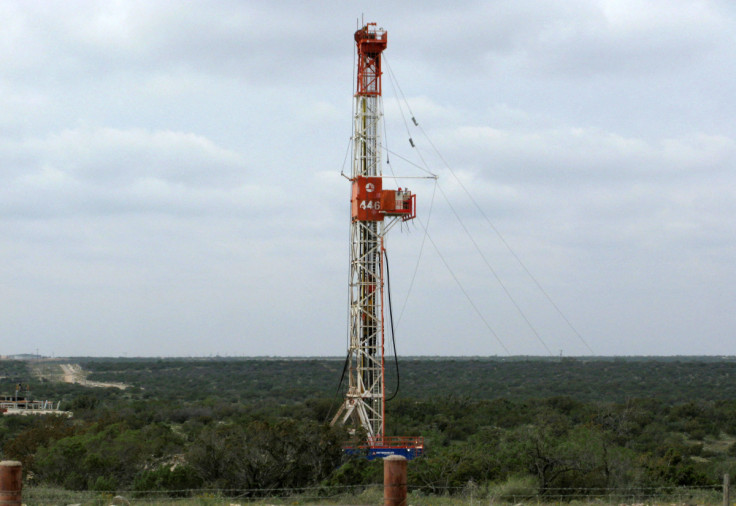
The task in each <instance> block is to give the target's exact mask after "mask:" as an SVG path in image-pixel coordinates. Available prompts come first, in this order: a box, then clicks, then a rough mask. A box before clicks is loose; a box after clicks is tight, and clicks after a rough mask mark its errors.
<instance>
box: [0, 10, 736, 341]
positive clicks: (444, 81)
mask: <svg viewBox="0 0 736 506" xmlns="http://www.w3.org/2000/svg"><path fill="white" fill-rule="evenodd" d="M734 12H735V11H734V9H733V7H732V6H731V4H730V3H728V2H718V1H704V2H691V1H678V2H669V1H668V2H664V1H663V2H640V1H635V0H632V1H628V2H608V1H603V0H575V1H573V2H564V3H561V2H555V1H542V2H540V1H533V2H532V1H520V2H506V3H504V2H497V3H477V2H460V3H456V4H453V5H452V8H451V9H450V8H449V7H448V6H447V4H446V2H444V3H443V2H425V3H423V4H422V5H421V8H419V7H418V6H417V5H415V4H400V5H395V2H393V3H392V2H377V3H375V4H373V5H371V12H366V13H365V16H366V19H367V20H375V21H377V22H378V23H379V25H382V26H384V27H385V28H386V29H387V30H388V31H389V48H388V52H387V57H388V62H389V63H390V65H391V69H392V71H393V73H394V74H395V76H396V77H397V79H398V81H399V84H400V87H401V92H402V93H403V94H405V95H406V97H407V98H408V105H409V107H410V108H411V114H413V115H415V116H416V118H417V119H418V120H419V122H420V124H421V125H422V128H424V130H425V131H426V132H427V133H428V134H429V136H430V140H431V141H432V142H433V143H434V144H435V145H436V146H438V147H439V149H440V151H441V152H442V154H443V157H444V160H446V161H448V162H449V164H450V165H451V166H452V168H453V169H454V171H455V173H456V174H457V175H458V176H459V177H460V178H461V181H462V183H463V185H465V186H466V187H467V188H469V189H470V191H471V193H472V195H473V198H474V199H475V200H476V201H477V202H478V203H479V204H480V206H481V207H482V209H483V211H484V213H485V214H486V215H487V216H488V217H489V218H490V219H491V220H492V221H493V223H494V225H495V226H496V228H497V229H498V230H499V231H500V232H501V233H502V234H503V236H504V238H505V240H507V241H508V243H509V244H511V245H512V246H513V248H514V251H515V252H516V253H517V254H518V255H519V256H520V257H521V258H523V259H524V261H525V263H526V265H527V266H528V268H529V269H530V270H531V271H532V272H533V273H534V275H535V276H536V277H537V278H538V279H539V280H540V282H542V284H543V285H544V286H545V287H546V289H548V291H549V293H551V294H552V295H553V296H554V298H555V300H556V302H557V303H558V304H559V306H560V307H561V308H563V309H564V311H565V313H566V315H567V317H568V318H570V319H571V320H572V321H573V322H575V324H576V326H577V327H578V329H579V330H580V331H581V333H582V334H583V335H584V336H585V337H586V339H587V340H588V342H589V343H590V344H591V346H592V347H593V349H594V350H595V351H596V352H599V353H608V354H637V353H639V354H671V353H695V354H697V353H731V351H730V350H731V349H732V348H733V344H734V343H733V338H732V334H733V330H734V328H736V321H735V320H734V316H732V307H733V304H734V303H736V300H734V297H735V296H734V292H733V290H732V289H731V287H732V286H733V285H734V284H735V283H736V279H734V274H733V268H732V267H731V263H732V259H733V256H734V253H735V252H736V244H735V243H734V239H733V238H734V237H736V233H735V232H736V230H734V225H733V224H732V223H733V220H732V219H731V217H732V216H733V215H734V212H735V211H736V209H735V208H736V195H735V192H736V179H735V176H734V172H733V167H734V165H735V162H736V148H735V145H736V144H735V143H736V140H735V139H736V130H735V129H734V127H733V120H732V118H733V115H734V113H736V110H735V107H734V99H733V97H734V96H736V94H735V92H736V89H735V88H736V86H734V84H735V83H734V76H735V75H736V69H734V63H733V62H734V61H736V59H735V58H734V56H736V55H734V49H733V48H734V47H736V46H734V44H733V42H734V35H733V34H734V33H736V32H735V31H734V28H735V27H734V23H735V21H736V20H735V16H734ZM359 16H360V12H354V7H353V6H351V5H346V4H344V3H334V4H331V5H327V6H321V7H320V8H317V7H315V4H312V3H305V2H286V3H278V4H277V3H263V4H256V3H251V4H248V3H243V2H219V3H217V4H211V3H207V2H190V3H187V4H186V6H178V8H177V9H173V8H172V6H171V5H170V4H168V3H166V2H137V1H127V2H117V3H104V2H79V3H73V4H72V5H71V6H70V4H69V3H68V2H36V3H29V2H5V3H3V4H2V5H0V50H2V53H3V54H4V55H5V57H4V58H3V63H2V68H0V109H1V110H2V111H3V114H2V115H0V168H1V170H0V279H2V285H0V287H1V289H0V303H2V304H3V307H4V308H6V309H5V310H4V317H3V318H2V319H0V333H2V335H3V336H5V337H4V339H3V342H4V343H5V342H12V343H23V344H22V345H20V344H18V345H17V346H16V347H13V349H7V350H6V349H5V348H3V349H2V350H0V353H5V352H7V353H12V352H24V351H28V349H20V348H18V347H22V346H27V347H29V349H30V348H36V347H38V348H39V349H40V350H41V352H42V353H50V352H52V351H53V352H54V353H56V354H62V353H63V354H96V355H109V354H122V353H128V354H130V355H133V354H144V355H157V354H164V355H169V354H183V355H187V354H197V355H201V354H211V353H222V354H330V355H341V354H342V353H343V352H344V349H343V348H344V344H345V340H344V336H345V333H346V329H345V304H346V303H347V302H346V300H345V296H346V283H347V279H346V275H347V274H346V272H347V226H348V216H347V206H348V203H347V199H348V195H349V188H348V184H347V182H346V181H345V180H344V179H343V178H341V177H340V175H339V173H340V169H341V167H343V168H344V169H345V171H346V172H349V167H345V166H343V159H344V156H345V148H346V145H347V143H348V139H349V136H350V126H351V118H350V114H351V111H350V107H351V105H350V101H351V97H352V89H351V84H352V83H351V80H352V75H353V73H352V65H353V57H352V51H353V42H352V32H353V30H354V29H355V23H356V17H359ZM386 79H387V77H386ZM384 91H385V95H386V107H385V109H386V120H387V121H386V130H387V136H386V137H387V139H386V144H387V146H388V147H389V148H390V149H391V151H392V154H391V155H390V158H391V166H392V168H393V169H394V170H396V171H397V172H398V173H401V174H402V175H413V176H416V175H420V174H422V172H421V171H419V170H418V169H417V168H416V167H415V166H414V165H411V164H409V163H406V162H405V161H403V160H402V158H401V157H406V158H408V159H410V160H412V161H413V163H416V164H418V165H422V163H423V161H422V159H420V158H418V157H417V151H416V150H412V149H411V147H410V146H409V143H408V139H407V137H408V136H412V137H413V140H414V141H415V143H416V144H417V146H418V148H419V150H420V151H419V152H420V153H421V154H422V155H423V157H424V158H423V159H424V160H425V161H426V162H427V164H428V168H429V169H430V170H431V171H433V172H435V173H437V174H439V176H440V179H439V184H440V185H441V188H442V190H443V191H444V192H445V193H446V195H447V197H448V199H449V201H450V203H451V204H452V206H453V208H454V209H455V211H456V212H457V213H458V214H459V215H460V216H461V218H462V220H463V223H464V225H465V226H466V227H467V229H468V230H469V231H470V232H471V233H472V234H473V238H474V240H475V241H476V242H477V244H478V245H479V247H480V248H481V249H482V251H483V252H484V255H485V256H486V259H487V260H488V261H489V262H490V263H491V264H492V266H493V267H494V269H495V270H496V271H497V272H498V273H499V275H500V276H501V278H502V279H503V281H504V283H506V286H507V287H508V289H509V290H510V291H511V292H512V293H513V294H514V295H515V297H517V299H518V301H519V303H520V305H521V306H522V307H523V309H524V311H525V313H526V314H527V315H528V317H529V319H530V320H531V321H533V322H534V325H535V327H536V328H537V329H538V330H539V331H540V333H541V335H542V336H543V338H544V340H545V344H546V345H547V347H548V348H550V349H551V350H553V351H554V352H555V353H557V352H558V350H560V349H563V350H564V352H565V353H569V354H576V353H578V354H579V353H587V349H586V348H585V347H584V346H583V344H582V343H581V342H580V341H579V340H578V339H577V338H576V337H575V336H574V335H573V334H572V333H571V332H570V329H569V328H567V327H566V326H565V325H564V322H561V321H560V318H559V315H556V313H555V312H554V310H552V309H551V308H550V306H549V304H548V302H547V301H546V300H545V299H544V297H542V296H541V295H540V294H539V292H538V291H537V290H536V289H535V287H534V285H533V283H532V282H531V281H530V280H529V279H528V277H527V276H526V274H525V273H524V271H523V269H522V268H521V267H519V265H518V264H517V263H516V262H515V260H514V259H513V257H511V256H510V255H509V253H508V251H507V250H506V249H505V247H504V246H503V244H502V243H501V242H500V241H499V240H498V238H497V237H496V235H495V233H494V231H493V230H492V229H491V228H490V227H489V225H488V223H486V222H485V219H484V218H483V216H481V215H480V214H479V213H478V211H477V209H475V206H474V205H473V203H472V202H471V201H470V200H469V199H468V197H467V195H466V194H465V193H464V191H463V190H462V188H461V187H460V185H459V184H458V183H457V181H455V180H454V178H453V176H452V175H451V174H450V173H449V171H448V170H447V168H446V167H445V165H444V161H443V160H442V159H440V158H438V157H437V156H435V155H433V153H432V149H431V145H430V144H429V143H428V142H427V140H426V139H424V138H423V136H422V134H421V132H420V131H419V130H418V129H416V128H413V127H412V126H411V122H410V119H409V112H408V108H407V106H406V104H402V105H401V109H402V110H403V113H404V114H405V115H406V117H405V121H406V122H407V123H408V124H409V129H410V132H408V133H407V132H406V128H407V127H406V126H405V123H404V121H403V120H402V119H401V112H402V110H400V107H399V105H398V103H397V101H396V100H395V99H394V98H393V95H394V91H393V87H392V86H391V85H390V83H389V82H388V80H386V82H385V84H384ZM399 155H400V156H399ZM400 184H401V185H410V186H411V188H412V189H413V190H415V191H416V192H417V193H418V194H419V205H420V209H419V211H420V217H421V219H422V220H423V221H425V220H428V219H430V216H429V213H430V205H429V204H430V200H431V195H432V194H433V192H434V187H433V182H432V181H427V180H410V182H403V181H402V182H401V183H400ZM425 222H426V221H425ZM430 234H431V236H432V238H433V240H434V241H435V243H436V245H437V246H438V248H439V250H440V252H439V253H437V252H436V251H435V250H434V248H433V247H432V246H431V245H430V244H428V243H427V242H425V243H424V250H423V252H422V256H421V259H420V260H419V264H418V270H417V274H418V275H417V278H416V280H415V284H414V286H413V288H412V291H411V294H410V296H409V298H408V300H407V302H406V310H405V312H404V313H403V317H402V321H401V326H400V335H399V339H400V343H399V351H400V352H401V353H404V354H481V355H485V354H497V353H502V349H501V347H500V346H499V344H498V343H497V341H496V339H495V338H494V337H493V336H491V335H490V334H489V332H488V329H487V328H485V326H484V324H483V323H482V321H481V320H480V319H479V318H478V316H477V315H476V314H475V313H474V311H473V310H472V308H470V307H469V305H468V303H467V301H466V300H465V297H464V295H463V294H462V292H461V291H460V289H459V288H458V287H457V286H456V283H455V279H454V277H457V279H459V280H460V281H461V282H462V283H463V286H464V289H465V290H467V292H468V294H469V295H471V296H472V297H473V298H474V300H475V302H476V304H477V305H478V307H479V308H481V310H482V312H483V314H484V318H486V320H487V321H489V322H490V323H491V324H492V326H493V328H494V329H495V330H496V332H497V333H498V336H499V338H500V339H501V340H502V341H503V342H504V343H505V345H506V346H507V347H508V348H509V349H510V350H511V352H512V353H529V354H545V353H546V350H545V347H544V346H542V345H541V344H540V343H539V342H538V341H537V340H536V339H535V338H534V336H533V335H532V334H531V332H530V330H529V329H528V328H527V327H526V326H525V325H524V324H523V322H521V321H520V318H519V317H518V315H517V314H516V312H515V309H514V308H513V306H512V305H511V304H510V302H509V301H508V299H507V298H506V297H505V294H504V293H503V290H502V289H501V288H500V287H499V286H498V283H497V282H496V281H495V279H494V278H493V276H492V275H491V273H490V272H489V271H488V269H487V267H486V266H485V263H484V261H483V259H482V258H480V257H479V255H478V254H477V252H476V251H475V248H474V245H473V244H472V242H471V241H470V240H469V239H468V238H467V237H466V236H465V232H464V230H463V228H462V227H461V226H459V225H458V224H457V222H456V220H455V217H454V216H453V213H452V211H451V210H450V208H449V206H448V203H447V202H445V200H444V198H443V197H442V195H441V194H440V193H436V194H435V200H434V206H433V207H432V209H431V220H430ZM422 242H423V231H422V229H421V227H420V226H419V224H418V223H414V224H410V225H408V226H406V227H404V228H403V233H402V232H401V231H399V229H398V228H397V229H396V230H395V231H393V232H392V233H391V236H390V237H389V240H388V245H389V252H390V255H391V273H392V288H393V289H394V290H395V295H394V297H393V299H394V304H398V303H399V302H400V303H401V305H402V306H403V302H404V299H405V297H406V295H407V292H408V290H409V285H410V282H411V278H412V275H413V272H414V269H415V267H416V266H417V261H418V257H419V250H420V247H421V245H422ZM440 254H441V255H442V258H440V256H439V255H440ZM443 259H444V261H443ZM445 262H447V264H449V265H450V266H451V267H452V269H453V273H452V274H451V273H449V272H448V271H447V270H446V268H445ZM397 301H399V302H397ZM397 311H398V309H397ZM448 336H451V338H450V337H448Z"/></svg>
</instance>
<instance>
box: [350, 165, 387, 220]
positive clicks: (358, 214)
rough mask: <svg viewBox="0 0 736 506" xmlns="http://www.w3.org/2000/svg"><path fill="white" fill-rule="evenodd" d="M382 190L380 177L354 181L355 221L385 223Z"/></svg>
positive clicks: (361, 178) (353, 212)
mask: <svg viewBox="0 0 736 506" xmlns="http://www.w3.org/2000/svg"><path fill="white" fill-rule="evenodd" d="M382 189H383V185H382V179H381V178H380V177H363V176H358V177H356V178H355V179H353V197H352V199H351V204H352V205H351V207H352V215H353V219H354V220H360V221H383V217H384V215H383V213H382V212H380V211H381V191H382Z"/></svg>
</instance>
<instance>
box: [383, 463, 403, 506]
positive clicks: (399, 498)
mask: <svg viewBox="0 0 736 506" xmlns="http://www.w3.org/2000/svg"><path fill="white" fill-rule="evenodd" d="M406 465H407V462H406V458H405V457H403V456H401V455H391V456H389V457H386V458H385V459H383V506H406Z"/></svg>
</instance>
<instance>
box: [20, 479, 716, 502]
mask: <svg viewBox="0 0 736 506" xmlns="http://www.w3.org/2000/svg"><path fill="white" fill-rule="evenodd" d="M382 499H383V484H373V485H359V486H353V485H344V486H329V487H325V486H321V487H305V488H289V489H279V488H249V489H182V490H165V491H164V490H162V491H150V490H149V491H141V490H116V491H101V492H91V491H78V492H75V491H69V490H63V489H54V488H45V487H30V488H26V489H24V490H23V502H24V503H25V504H28V505H69V504H74V505H80V506H87V505H113V504H114V505H123V506H125V505H133V504H136V505H154V504H161V505H174V504H176V505H182V506H184V505H203V506H204V505H207V506H209V505H211V506H216V505H217V506H219V505H227V506H234V505H244V504H271V505H282V504H283V505H286V504H289V505H299V504H312V505H316V504H324V505H338V504H339V505H367V504H382V503H383V500H382ZM408 499H409V500H408V504H409V505H437V506H443V505H447V506H451V505H461V504H462V505H465V504H469V505H486V504H488V505H491V504H509V505H511V504H513V505H519V504H524V505H526V504H530V505H531V504H536V505H548V504H570V505H582V504H596V505H609V504H610V505H617V506H623V505H637V506H643V505H660V504H661V505H665V504H666V505H685V504H687V505H691V504H698V505H700V504H702V505H715V504H723V503H724V502H725V501H724V490H723V487H721V486H703V487H686V488H685V487H639V488H620V489H617V488H550V489H546V490H544V491H538V490H506V489H503V488H502V487H494V486H492V485H482V486H477V485H474V484H472V483H470V484H468V485H466V486H464V487H440V488H437V489H435V491H434V493H431V494H430V493H426V492H423V491H422V490H421V489H420V488H414V489H412V487H409V495H408Z"/></svg>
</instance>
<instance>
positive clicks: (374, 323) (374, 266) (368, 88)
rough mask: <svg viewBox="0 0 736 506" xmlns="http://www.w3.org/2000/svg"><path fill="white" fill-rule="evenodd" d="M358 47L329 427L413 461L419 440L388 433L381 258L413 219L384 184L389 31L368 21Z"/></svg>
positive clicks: (406, 199)
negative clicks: (342, 318)
mask: <svg viewBox="0 0 736 506" xmlns="http://www.w3.org/2000/svg"><path fill="white" fill-rule="evenodd" d="M355 44H356V51H357V74H356V75H357V80H356V88H355V95H354V100H355V106H354V117H353V137H352V143H353V145H352V151H353V157H352V172H351V177H350V181H351V190H352V192H351V199H350V202H351V213H350V214H351V215H350V218H351V220H350V277H349V293H350V296H349V297H350V314H349V322H348V355H347V359H346V364H345V369H346V371H347V378H348V384H347V392H346V394H345V399H344V401H343V403H342V404H341V405H340V408H339V409H338V411H337V414H336V415H335V417H334V418H333V419H332V424H333V425H335V424H342V425H347V426H348V427H350V430H351V432H352V433H353V434H354V435H357V434H358V433H360V432H362V433H364V435H365V437H366V439H367V441H364V442H363V441H361V442H359V443H358V444H357V446H358V447H361V448H364V449H367V452H368V458H375V457H383V456H386V455H391V454H401V455H404V456H405V457H407V458H413V457H416V456H418V455H421V453H422V451H423V441H422V439H421V438H416V437H387V436H386V417H385V415H386V382H385V375H384V370H385V367H384V366H385V361H384V344H385V339H384V337H385V335H384V272H385V269H384V267H385V265H384V259H385V251H386V250H385V237H386V234H387V233H388V231H389V230H390V229H391V228H392V227H393V226H394V225H395V224H397V223H400V222H402V221H407V220H411V219H413V218H415V217H416V195H414V194H412V193H411V192H410V191H409V190H407V189H403V190H402V189H401V188H399V189H396V190H394V189H388V188H384V184H383V182H384V178H383V174H382V170H381V163H382V158H381V147H382V143H381V132H382V131H383V102H382V94H381V76H382V71H381V55H382V53H383V50H384V49H386V44H387V33H386V31H385V30H383V29H382V28H377V27H376V23H368V24H366V25H364V26H363V27H362V28H360V29H359V30H358V31H356V32H355ZM353 448H354V447H353Z"/></svg>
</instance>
